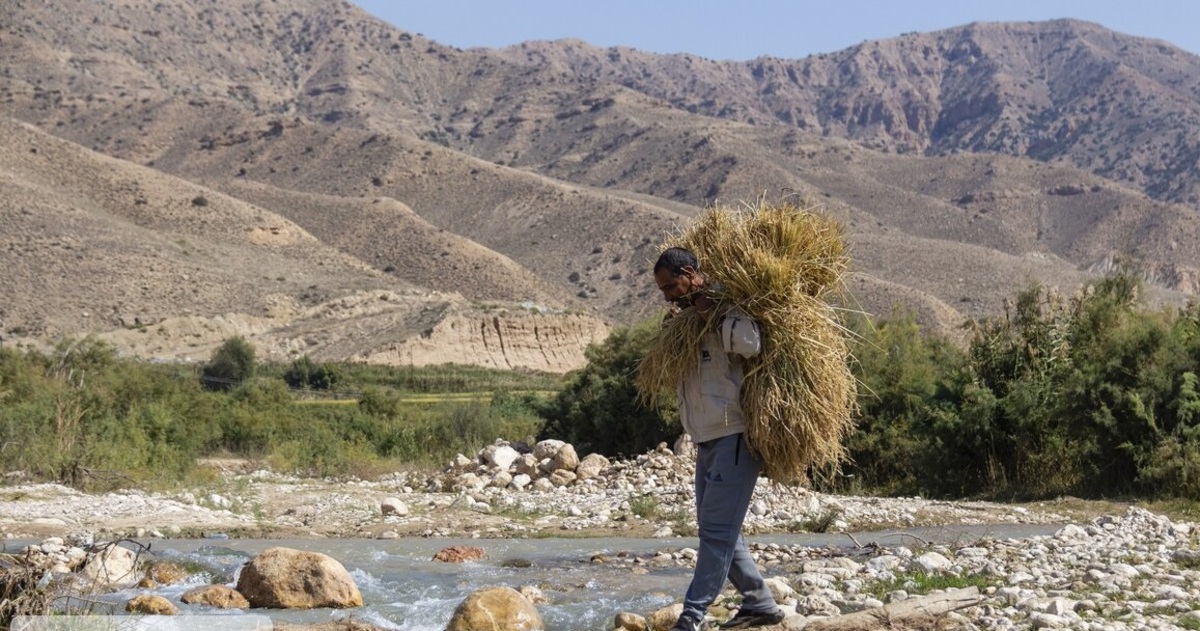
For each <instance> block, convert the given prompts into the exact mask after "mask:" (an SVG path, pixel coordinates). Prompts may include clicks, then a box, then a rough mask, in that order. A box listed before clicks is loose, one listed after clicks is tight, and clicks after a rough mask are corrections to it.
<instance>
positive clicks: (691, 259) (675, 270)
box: [654, 248, 700, 276]
mask: <svg viewBox="0 0 1200 631" xmlns="http://www.w3.org/2000/svg"><path fill="white" fill-rule="evenodd" d="M685 267H690V268H692V269H694V270H696V271H697V272H698V271H700V261H698V260H696V255H695V254H692V251H691V250H687V249H684V248H667V249H665V250H663V253H662V254H659V255H658V261H657V262H656V263H655V264H654V273H655V274H657V273H658V270H660V269H664V268H665V269H668V270H671V274H673V275H675V276H680V275H682V274H683V268H685Z"/></svg>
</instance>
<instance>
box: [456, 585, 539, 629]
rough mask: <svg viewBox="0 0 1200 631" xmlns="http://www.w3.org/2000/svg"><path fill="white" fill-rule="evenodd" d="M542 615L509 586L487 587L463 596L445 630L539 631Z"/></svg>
mask: <svg viewBox="0 0 1200 631" xmlns="http://www.w3.org/2000/svg"><path fill="white" fill-rule="evenodd" d="M544 628H545V627H543V626H542V616H541V614H539V613H538V611H537V608H535V607H534V606H533V603H531V602H529V599H527V598H525V597H524V596H522V595H521V592H518V591H517V590H515V589H513V588H511V587H488V588H484V589H481V590H478V591H476V592H474V593H472V594H471V595H470V596H467V597H466V599H464V600H463V601H462V602H461V603H459V605H458V608H457V609H455V610H454V615H453V616H452V617H451V618H450V624H449V625H448V626H447V627H446V631H542V629H544Z"/></svg>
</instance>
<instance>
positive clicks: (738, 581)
mask: <svg viewBox="0 0 1200 631" xmlns="http://www.w3.org/2000/svg"><path fill="white" fill-rule="evenodd" d="M654 280H655V282H656V283H657V284H658V288H659V289H660V290H661V291H662V292H663V297H665V298H666V299H667V300H668V301H670V302H671V303H672V304H673V305H674V306H675V307H676V308H682V309H690V310H691V311H692V312H693V313H694V314H696V315H699V316H701V317H711V318H714V319H715V320H717V321H718V324H717V326H714V327H713V328H712V329H711V330H709V331H708V332H707V333H706V334H705V335H704V336H703V338H702V341H701V343H700V349H699V350H700V354H699V365H698V367H697V368H696V369H695V370H692V371H690V372H688V373H687V374H686V375H685V376H684V377H683V378H682V379H681V381H680V383H679V410H680V417H681V420H682V421H683V427H684V430H685V431H687V433H688V435H689V436H691V438H692V441H693V442H695V443H696V474H695V485H696V520H697V523H698V525H699V528H698V530H699V535H700V547H699V550H698V555H697V557H696V570H695V573H694V574H693V576H692V583H691V585H690V586H689V587H688V590H687V595H686V596H685V598H684V602H683V613H682V614H681V615H680V617H679V620H678V621H677V622H676V623H675V626H673V627H671V629H672V631H695V630H696V629H699V628H701V625H702V623H703V621H704V613H705V611H707V609H708V606H709V605H711V604H712V603H713V601H715V600H716V598H717V596H719V595H720V593H721V589H722V587H724V585H725V579H726V577H728V578H729V580H730V581H731V582H732V583H733V585H734V587H736V588H737V590H738V592H740V593H741V594H742V597H743V602H742V606H741V608H740V609H739V610H738V613H737V615H736V616H734V617H733V618H732V619H730V620H729V621H728V622H726V623H725V624H723V625H721V628H722V629H740V628H744V627H757V626H764V625H769V624H778V623H780V622H782V621H783V618H784V614H783V612H782V611H780V609H779V606H778V605H777V604H776V603H775V599H774V598H773V597H772V596H771V591H770V589H768V588H767V586H766V584H765V583H764V582H763V578H762V575H761V574H759V572H758V567H757V566H756V565H755V563H754V559H753V558H752V557H751V556H750V551H749V550H748V549H747V548H746V542H745V540H744V539H743V537H742V534H741V531H742V522H743V521H744V520H745V518H746V511H747V509H748V508H749V507H750V498H751V495H752V494H753V492H754V486H755V484H756V483H757V482H758V474H759V470H760V468H761V466H760V464H759V461H758V458H757V457H756V456H755V455H754V453H752V452H751V451H750V448H749V444H748V441H747V440H746V439H745V432H746V422H745V418H744V416H743V414H742V408H741V405H740V403H739V401H738V399H739V393H740V389H741V384H742V377H743V362H744V360H745V359H746V358H748V357H753V356H755V355H757V354H758V353H759V351H760V349H761V341H760V336H759V328H758V324H757V323H756V322H754V321H753V320H751V319H750V318H748V317H747V316H746V315H745V314H744V313H742V312H741V311H740V310H738V309H736V308H729V309H726V310H725V311H724V312H723V313H720V314H717V313H713V310H714V309H716V308H717V304H716V303H715V302H713V300H712V299H711V298H710V297H709V296H708V295H707V294H706V293H705V283H706V279H705V277H704V275H703V274H701V273H700V263H699V261H697V259H696V256H695V255H694V254H693V253H692V252H690V251H688V250H685V249H683V248H668V249H667V250H665V251H664V252H663V253H662V255H661V256H659V258H658V261H657V262H656V263H655V264H654Z"/></svg>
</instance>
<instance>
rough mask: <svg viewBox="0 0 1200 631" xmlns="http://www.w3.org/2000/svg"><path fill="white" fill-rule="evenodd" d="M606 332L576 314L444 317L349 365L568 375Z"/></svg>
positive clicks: (599, 322)
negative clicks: (470, 367)
mask: <svg viewBox="0 0 1200 631" xmlns="http://www.w3.org/2000/svg"><path fill="white" fill-rule="evenodd" d="M608 333H609V327H608V325H606V324H605V323H604V322H603V321H602V320H600V319H599V318H595V317H592V316H587V315H580V314H563V313H537V312H529V311H522V310H505V311H498V312H493V313H486V312H468V313H460V314H452V315H448V316H447V317H446V318H444V319H443V320H442V321H441V322H439V323H438V324H437V325H435V326H434V327H433V328H432V329H430V330H428V331H425V332H424V334H422V335H420V336H416V337H412V338H409V339H406V340H403V341H400V342H395V343H390V344H387V345H385V346H381V347H377V348H373V349H369V350H365V351H363V352H361V353H359V354H357V355H355V356H354V357H352V358H350V359H351V360H352V361H362V362H367V363H372V364H388V365H395V366H428V365H437V364H448V363H452V364H469V365H473V366H486V367H489V368H503V369H518V368H519V369H530V370H541V371H546V372H567V371H570V370H574V369H576V368H581V367H583V366H584V364H586V363H587V359H586V358H585V357H584V354H583V351H584V349H585V348H587V345H588V344H592V343H598V342H601V341H603V340H604V338H605V337H606V336H607V335H608Z"/></svg>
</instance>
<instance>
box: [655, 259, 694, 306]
mask: <svg viewBox="0 0 1200 631" xmlns="http://www.w3.org/2000/svg"><path fill="white" fill-rule="evenodd" d="M654 282H655V283H658V289H659V290H660V291H662V293H663V298H664V299H665V300H666V301H667V302H671V303H675V304H676V305H678V306H680V307H686V306H687V300H686V298H688V297H689V296H691V295H692V294H693V293H695V292H696V290H698V289H700V288H701V287H703V286H704V278H703V277H702V276H700V274H699V273H697V272H696V270H694V269H692V268H691V267H685V268H683V273H682V274H680V275H678V276H676V275H675V274H672V273H671V270H669V269H667V268H665V267H664V268H662V269H660V270H658V271H657V272H654Z"/></svg>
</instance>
